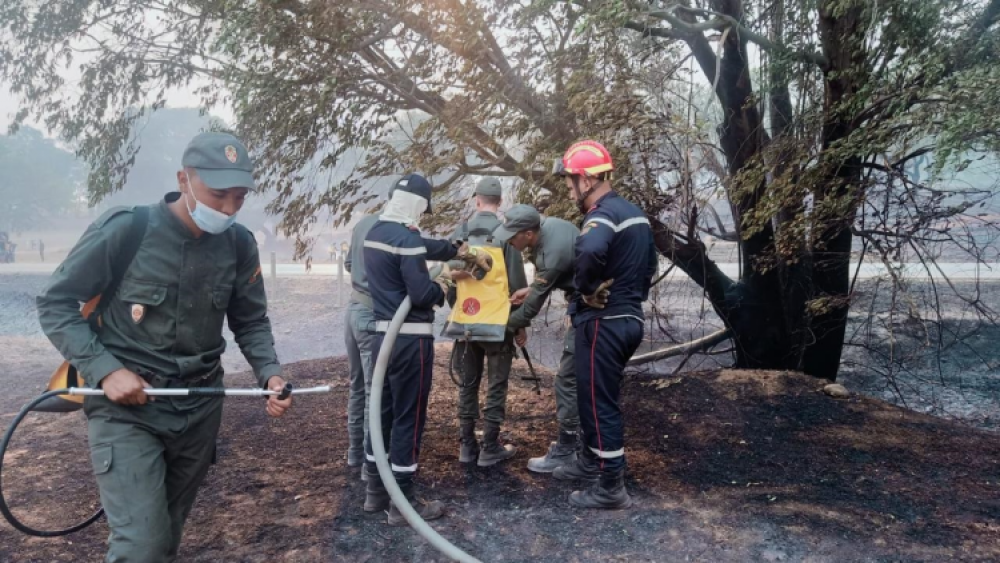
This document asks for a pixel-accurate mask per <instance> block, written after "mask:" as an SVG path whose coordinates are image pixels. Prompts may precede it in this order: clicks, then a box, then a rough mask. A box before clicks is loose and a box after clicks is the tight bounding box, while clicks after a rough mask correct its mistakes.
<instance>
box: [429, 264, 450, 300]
mask: <svg viewBox="0 0 1000 563" xmlns="http://www.w3.org/2000/svg"><path fill="white" fill-rule="evenodd" d="M433 281H434V283H436V284H438V285H439V286H441V291H443V292H444V293H445V295H447V294H448V290H449V289H451V288H452V286H454V285H455V282H453V281H452V280H451V268H449V267H448V264H441V272H440V273H439V274H438V275H437V277H435V278H434V280H433Z"/></svg>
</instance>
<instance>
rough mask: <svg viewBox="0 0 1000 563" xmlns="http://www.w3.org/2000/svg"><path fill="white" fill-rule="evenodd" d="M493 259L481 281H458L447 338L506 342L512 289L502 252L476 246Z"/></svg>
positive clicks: (446, 327) (446, 331)
mask: <svg viewBox="0 0 1000 563" xmlns="http://www.w3.org/2000/svg"><path fill="white" fill-rule="evenodd" d="M474 248H476V249H477V250H478V251H480V252H488V253H489V255H490V256H492V257H493V269H492V270H490V271H489V272H487V273H486V276H485V277H484V278H483V279H482V280H477V279H475V278H473V279H468V280H459V281H458V283H457V284H456V286H457V287H456V290H457V296H458V297H457V299H456V300H455V306H454V307H452V309H451V314H450V315H448V323H447V324H446V325H445V327H444V335H445V336H448V337H451V338H455V339H458V340H468V341H472V342H503V341H504V334H505V333H506V331H507V317H509V316H510V287H509V286H508V285H507V266H506V265H505V264H504V257H503V249H502V248H499V247H495V246H477V247H474Z"/></svg>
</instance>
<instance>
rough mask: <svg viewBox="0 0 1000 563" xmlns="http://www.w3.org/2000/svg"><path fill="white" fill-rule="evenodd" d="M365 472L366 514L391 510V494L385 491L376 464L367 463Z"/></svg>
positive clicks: (372, 462)
mask: <svg viewBox="0 0 1000 563" xmlns="http://www.w3.org/2000/svg"><path fill="white" fill-rule="evenodd" d="M364 472H365V475H366V476H367V479H366V481H365V512H381V511H383V510H385V509H387V508H389V492H388V491H386V490H385V485H384V484H383V483H382V477H380V476H379V474H378V468H377V467H376V466H375V462H374V461H366V462H365V467H364Z"/></svg>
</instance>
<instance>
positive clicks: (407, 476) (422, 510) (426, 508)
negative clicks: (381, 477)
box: [388, 471, 444, 526]
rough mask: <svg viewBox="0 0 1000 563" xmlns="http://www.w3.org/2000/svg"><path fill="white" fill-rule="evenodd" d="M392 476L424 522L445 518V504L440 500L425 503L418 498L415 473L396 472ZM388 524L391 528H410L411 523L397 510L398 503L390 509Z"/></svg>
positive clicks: (393, 504)
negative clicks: (414, 480) (414, 479)
mask: <svg viewBox="0 0 1000 563" xmlns="http://www.w3.org/2000/svg"><path fill="white" fill-rule="evenodd" d="M392 475H393V476H394V477H395V478H396V483H398V484H399V488H400V489H401V490H402V491H403V496H405V497H406V500H408V501H409V502H410V506H412V507H413V509H414V510H416V511H417V514H419V515H420V517H421V518H423V519H424V520H437V519H438V518H440V517H442V516H444V503H442V502H441V501H438V500H434V501H430V502H425V501H423V500H421V499H419V498H417V492H416V484H415V483H414V482H413V477H414V475H413V473H396V472H395V471H394V472H393V473H392ZM388 523H389V525H390V526H409V525H410V523H409V522H407V521H406V518H404V517H403V513H402V512H400V511H399V509H398V508H396V503H392V505H391V506H390V508H389V519H388Z"/></svg>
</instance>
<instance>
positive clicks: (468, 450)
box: [458, 420, 479, 463]
mask: <svg viewBox="0 0 1000 563" xmlns="http://www.w3.org/2000/svg"><path fill="white" fill-rule="evenodd" d="M458 439H459V446H458V461H459V462H460V463H472V462H473V461H476V458H477V457H479V442H477V441H476V421H475V420H463V421H462V430H461V434H459V438H458Z"/></svg>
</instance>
